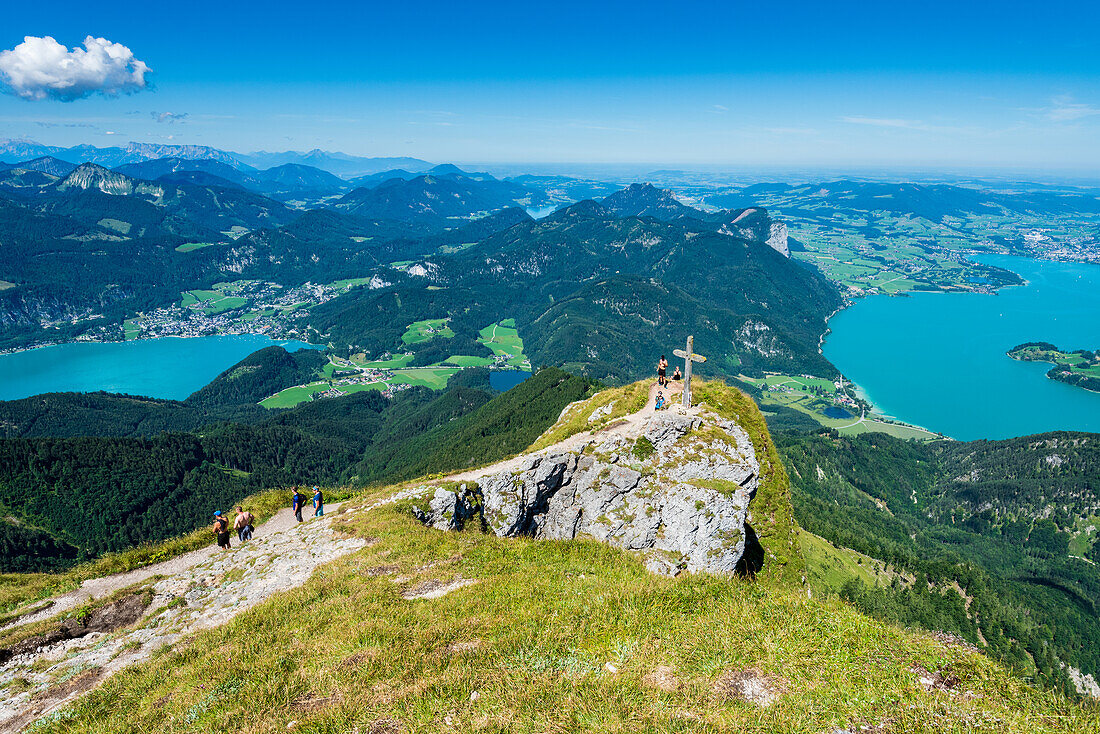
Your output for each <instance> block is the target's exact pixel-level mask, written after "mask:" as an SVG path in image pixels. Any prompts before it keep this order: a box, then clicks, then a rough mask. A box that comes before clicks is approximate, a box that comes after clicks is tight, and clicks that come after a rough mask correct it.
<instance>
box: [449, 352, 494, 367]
mask: <svg viewBox="0 0 1100 734" xmlns="http://www.w3.org/2000/svg"><path fill="white" fill-rule="evenodd" d="M495 361H496V360H494V359H491V358H489V357H471V356H469V355H465V354H454V355H451V356H450V357H447V359H445V360H443V363H444V364H453V365H455V366H456V367H488V366H489V365H491V364H493V362H495Z"/></svg>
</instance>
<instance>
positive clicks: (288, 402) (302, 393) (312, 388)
mask: <svg viewBox="0 0 1100 734" xmlns="http://www.w3.org/2000/svg"><path fill="white" fill-rule="evenodd" d="M327 387H328V383H326V382H311V383H309V384H308V385H298V386H297V387H288V388H287V389H286V390H283V391H281V392H277V393H275V394H274V395H272V396H271V397H269V398H264V399H263V400H261V401H260V405H262V406H263V407H265V408H293V407H294V406H295V405H298V404H299V403H304V402H306V401H307V400H309V396H310V395H312V394H313V393H315V392H317V391H318V390H324V389H326V388H327Z"/></svg>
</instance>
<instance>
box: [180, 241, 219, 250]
mask: <svg viewBox="0 0 1100 734" xmlns="http://www.w3.org/2000/svg"><path fill="white" fill-rule="evenodd" d="M220 244H223V243H221V242H185V243H183V244H182V245H180V246H179V247H177V248H176V252H194V251H195V250H201V249H202V248H204V247H214V246H215V245H220Z"/></svg>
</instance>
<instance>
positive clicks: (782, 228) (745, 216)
mask: <svg viewBox="0 0 1100 734" xmlns="http://www.w3.org/2000/svg"><path fill="white" fill-rule="evenodd" d="M728 216H729V220H728V221H727V222H726V223H725V224H723V225H722V226H721V227H720V228H719V230H718V232H719V233H721V234H726V235H730V236H731V237H740V238H742V239H746V240H755V241H757V242H763V243H764V244H766V245H767V246H768V247H770V248H772V249H773V250H775V251H776V252H778V253H779V254H781V255H783V257H790V256H791V249H790V246H789V245H788V243H787V225H786V224H784V223H783V222H777V221H775V220H774V219H772V218H771V216H770V215H769V214H768V211H767V210H766V209H761V208H760V207H749V208H748V209H735V210H732V211H730V212H728Z"/></svg>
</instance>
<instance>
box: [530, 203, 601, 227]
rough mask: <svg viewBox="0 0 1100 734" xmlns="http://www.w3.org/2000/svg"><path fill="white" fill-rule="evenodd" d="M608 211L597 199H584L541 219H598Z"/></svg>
mask: <svg viewBox="0 0 1100 734" xmlns="http://www.w3.org/2000/svg"><path fill="white" fill-rule="evenodd" d="M609 213H610V212H608V210H607V207H605V206H604V205H603V204H601V203H599V202H598V201H593V200H592V199H585V200H584V201H578V202H577V203H576V204H571V205H569V206H566V207H562V208H561V209H558V210H557V211H556V212H554V213H553V214H551V215H550V216H548V217H546V219H544V220H543V221H548V222H562V221H565V220H567V219H599V218H603V217H606V216H607V215H608V214H609Z"/></svg>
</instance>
